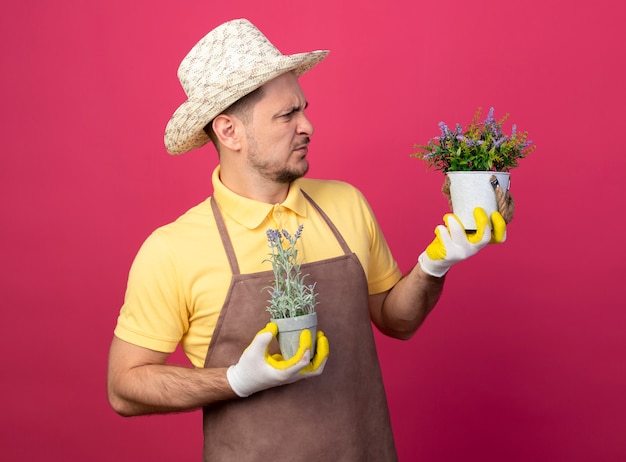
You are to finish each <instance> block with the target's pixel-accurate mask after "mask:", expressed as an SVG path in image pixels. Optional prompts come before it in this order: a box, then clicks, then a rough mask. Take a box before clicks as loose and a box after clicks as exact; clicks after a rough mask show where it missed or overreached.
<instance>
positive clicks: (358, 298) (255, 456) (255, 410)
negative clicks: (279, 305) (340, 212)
mask: <svg viewBox="0 0 626 462" xmlns="http://www.w3.org/2000/svg"><path fill="white" fill-rule="evenodd" d="M303 193H304V191H303ZM304 195H305V197H306V198H307V199H308V200H309V202H311V204H312V205H313V207H315V209H316V210H317V211H318V213H319V214H320V215H321V216H322V217H323V219H324V220H325V221H326V223H327V224H328V226H329V227H330V229H331V230H332V232H333V234H334V236H335V238H336V239H337V240H338V242H339V243H340V245H341V247H342V249H343V251H344V255H342V256H339V257H335V258H331V259H328V260H323V261H318V262H314V263H308V264H303V265H302V269H303V270H304V271H305V274H308V275H309V276H307V280H309V281H317V285H316V292H317V293H318V296H317V300H318V302H319V304H318V305H317V306H316V311H317V314H318V329H320V330H323V331H324V333H325V334H326V336H327V337H328V340H329V342H330V356H329V358H328V362H327V364H326V368H325V369H324V372H323V373H322V374H321V375H320V376H318V377H312V378H310V379H305V380H300V381H299V382H297V383H294V384H290V385H284V386H281V387H277V388H272V389H269V390H265V391H261V392H259V393H256V394H254V395H252V396H250V397H248V398H242V399H235V400H230V401H225V402H221V403H216V404H213V405H211V406H207V407H205V408H204V411H203V416H204V461H205V462H206V461H210V462H246V461H263V462H267V461H273V462H287V461H288V462H294V461H296V462H297V461H328V462H331V461H332V462H341V461H349V462H364V461H372V462H387V461H395V460H397V456H396V450H395V446H394V441H393V434H392V432H391V424H390V419H389V413H388V408H387V400H386V396H385V390H384V388H383V382H382V376H381V372H380V368H379V364H378V356H377V353H376V346H375V343H374V336H373V332H372V326H371V322H370V317H369V310H368V291H367V281H366V278H365V274H364V272H363V268H362V266H361V264H360V262H359V260H358V258H357V257H356V255H354V254H353V253H352V252H351V251H350V249H349V247H348V246H347V244H346V242H345V241H344V239H343V237H342V236H341V234H340V233H339V231H338V230H337V228H336V227H335V226H334V224H333V223H332V222H331V221H330V219H329V218H328V216H326V214H325V213H324V212H323V211H322V210H321V209H320V208H319V206H317V204H315V203H314V202H313V200H312V199H311V198H310V197H309V196H308V195H306V194H305V193H304ZM211 206H212V207H213V213H214V215H215V220H216V222H217V226H218V229H219V231H220V235H221V238H222V242H223V245H224V249H225V251H226V253H227V255H228V259H229V262H230V266H231V269H232V273H233V278H232V281H231V284H230V288H229V291H228V295H227V296H226V300H225V302H224V306H223V308H222V311H221V313H220V317H219V320H218V322H217V326H216V328H215V331H214V333H213V338H212V340H211V344H210V345H209V350H208V354H207V357H206V361H205V365H204V366H205V367H226V366H230V365H232V364H235V363H237V361H238V360H239V357H240V356H241V353H242V352H243V350H244V349H245V348H246V347H247V346H248V345H249V344H250V342H251V341H252V339H253V338H254V336H255V335H256V333H257V332H258V331H259V330H260V329H262V328H263V327H264V326H265V324H266V323H267V322H269V313H268V312H267V311H266V306H267V296H266V295H264V293H263V288H264V287H266V286H268V285H269V284H270V283H271V280H272V279H273V273H272V272H271V271H263V272H260V273H252V274H240V273H239V266H238V264H237V260H236V257H235V253H234V251H233V246H232V243H231V241H230V237H229V236H228V232H227V230H226V228H225V225H224V221H223V219H222V216H221V213H220V211H219V207H218V206H217V204H216V202H215V200H214V199H212V200H211ZM273 343H276V342H273ZM276 351H277V350H276Z"/></svg>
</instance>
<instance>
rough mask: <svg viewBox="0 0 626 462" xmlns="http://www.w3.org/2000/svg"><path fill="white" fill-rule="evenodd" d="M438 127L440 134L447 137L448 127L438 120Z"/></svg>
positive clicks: (448, 133) (448, 134)
mask: <svg viewBox="0 0 626 462" xmlns="http://www.w3.org/2000/svg"><path fill="white" fill-rule="evenodd" d="M439 128H440V129H441V136H442V137H443V138H448V137H449V136H450V129H449V128H448V126H447V125H446V123H445V122H443V121H442V122H439Z"/></svg>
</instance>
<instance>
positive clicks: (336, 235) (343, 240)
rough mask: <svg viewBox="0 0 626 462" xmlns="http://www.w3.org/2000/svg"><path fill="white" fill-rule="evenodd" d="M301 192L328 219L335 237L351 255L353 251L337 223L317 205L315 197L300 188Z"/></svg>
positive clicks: (344, 250) (327, 221)
mask: <svg viewBox="0 0 626 462" xmlns="http://www.w3.org/2000/svg"><path fill="white" fill-rule="evenodd" d="M300 192H301V193H302V195H303V196H304V197H305V198H306V199H307V200H308V201H309V202H310V203H311V205H312V206H313V207H314V208H315V210H317V212H318V213H319V214H320V215H321V216H322V218H323V219H324V220H325V221H326V223H327V224H328V227H329V228H330V229H331V231H332V232H333V234H334V235H335V238H336V239H337V241H338V242H339V245H340V246H341V248H342V249H343V253H344V254H346V255H350V254H351V253H352V251H351V250H350V247H348V244H347V242H346V241H345V239H344V238H343V236H342V235H341V233H340V232H339V230H338V229H337V227H336V226H335V224H334V223H333V222H332V221H331V220H330V218H328V215H326V213H325V212H324V211H323V210H322V209H321V208H320V206H319V205H317V204H316V203H315V201H314V200H313V199H311V196H309V195H308V194H307V193H305V192H304V191H303V190H302V189H300Z"/></svg>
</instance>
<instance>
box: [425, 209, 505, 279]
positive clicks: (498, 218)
mask: <svg viewBox="0 0 626 462" xmlns="http://www.w3.org/2000/svg"><path fill="white" fill-rule="evenodd" d="M474 218H475V220H476V232H475V233H466V232H465V229H463V224H462V223H461V222H460V220H459V219H458V218H457V216H456V215H453V214H451V213H449V214H447V215H445V216H444V217H443V220H444V222H445V226H444V225H439V226H437V228H435V236H436V237H435V239H434V240H433V242H431V243H430V245H429V246H428V247H427V248H426V250H425V251H424V252H422V254H421V255H420V256H419V258H418V262H419V264H420V267H421V268H422V270H423V271H424V272H425V273H426V274H430V275H431V276H435V277H442V276H443V275H444V274H446V273H447V272H448V270H449V269H450V267H451V266H452V265H454V264H455V263H458V262H460V261H463V260H465V259H467V258H469V257H471V256H472V255H475V254H476V253H477V252H478V251H479V250H480V249H482V248H483V247H485V246H486V245H487V244H489V243H501V242H504V241H505V240H506V223H505V221H504V218H502V215H500V213H498V212H494V213H492V214H491V222H492V223H493V230H492V228H491V225H490V223H489V218H488V217H487V214H486V213H485V211H484V210H483V209H482V208H476V209H474Z"/></svg>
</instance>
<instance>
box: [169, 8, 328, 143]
mask: <svg viewBox="0 0 626 462" xmlns="http://www.w3.org/2000/svg"><path fill="white" fill-rule="evenodd" d="M327 55H328V50H317V51H311V52H308V53H298V54H293V55H283V54H282V53H281V52H280V51H278V49H277V48H276V47H274V45H272V44H271V43H270V41H269V40H268V39H267V38H266V37H265V36H264V35H263V33H262V32H261V31H260V30H259V29H257V28H256V27H255V26H254V25H253V24H252V23H251V22H250V21H248V20H247V19H235V20H232V21H228V22H226V23H224V24H222V25H220V26H218V27H216V28H215V29H213V30H212V31H211V32H209V33H208V34H207V35H206V36H205V37H204V38H203V39H202V40H200V41H199V42H198V43H197V44H196V45H195V46H194V47H193V48H192V49H191V51H190V52H189V53H188V54H187V56H185V59H183V61H182V62H181V64H180V67H179V68H178V79H179V80H180V83H181V85H182V87H183V89H184V90H185V93H186V94H187V101H185V102H184V103H183V104H182V105H181V106H180V107H179V108H178V109H177V110H176V112H174V115H173V116H172V118H171V119H170V121H169V122H168V124H167V127H166V128H165V148H166V149H167V152H169V153H170V154H182V153H185V152H188V151H191V150H192V149H196V148H199V147H200V146H203V145H205V144H207V143H209V142H210V139H209V137H208V136H207V135H206V133H205V132H204V130H203V128H204V126H205V125H206V124H207V123H209V122H210V121H211V120H213V119H214V118H215V117H216V116H217V115H219V114H220V113H221V112H222V111H224V109H226V108H228V107H229V106H230V105H231V104H233V103H234V102H235V101H237V100H239V99H240V98H242V97H243V96H245V95H247V94H248V93H250V92H252V91H254V90H255V89H257V88H259V87H260V86H261V85H263V84H265V83H266V82H269V81H270V80H272V79H273V78H275V77H278V76H279V75H281V74H284V73H286V72H289V71H294V72H295V73H296V75H297V76H300V75H302V74H304V73H305V72H307V71H308V70H310V69H311V68H312V67H313V66H315V65H316V64H317V63H319V62H320V61H322V60H323V59H324V58H325V57H326V56H327Z"/></svg>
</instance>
